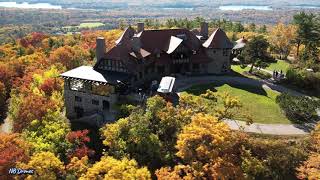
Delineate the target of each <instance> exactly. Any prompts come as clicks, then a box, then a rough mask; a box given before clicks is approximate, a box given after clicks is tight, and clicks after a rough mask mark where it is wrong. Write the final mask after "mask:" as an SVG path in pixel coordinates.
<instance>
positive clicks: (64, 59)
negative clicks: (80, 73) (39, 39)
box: [49, 46, 90, 69]
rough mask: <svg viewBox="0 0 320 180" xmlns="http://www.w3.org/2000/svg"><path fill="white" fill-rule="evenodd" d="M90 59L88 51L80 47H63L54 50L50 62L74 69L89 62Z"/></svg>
mask: <svg viewBox="0 0 320 180" xmlns="http://www.w3.org/2000/svg"><path fill="white" fill-rule="evenodd" d="M89 58H90V54H89V52H88V51H86V50H84V49H82V48H81V47H79V46H74V47H71V46H63V47H60V48H58V49H56V50H54V51H53V52H52V53H51V54H50V57H49V59H50V61H51V62H52V63H61V64H63V65H64V66H65V67H66V68H67V69H73V68H76V67H78V66H80V65H82V64H83V63H84V62H86V61H88V60H89Z"/></svg>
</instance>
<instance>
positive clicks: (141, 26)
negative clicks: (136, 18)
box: [137, 22, 144, 33]
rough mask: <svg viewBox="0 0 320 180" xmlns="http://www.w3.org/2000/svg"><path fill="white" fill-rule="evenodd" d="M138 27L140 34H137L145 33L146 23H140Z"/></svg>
mask: <svg viewBox="0 0 320 180" xmlns="http://www.w3.org/2000/svg"><path fill="white" fill-rule="evenodd" d="M137 26H138V32H137V33H140V32H142V31H144V23H143V22H139V23H138V24H137Z"/></svg>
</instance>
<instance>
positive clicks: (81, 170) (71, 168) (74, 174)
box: [66, 156, 89, 179]
mask: <svg viewBox="0 0 320 180" xmlns="http://www.w3.org/2000/svg"><path fill="white" fill-rule="evenodd" d="M88 161H89V159H88V156H85V157H82V158H81V159H79V158H78V157H73V158H72V159H71V161H70V163H69V164H68V165H67V166H66V171H67V174H68V175H67V177H68V178H70V179H78V178H80V177H81V176H82V175H84V174H85V173H86V172H87V170H88V168H89V162H88Z"/></svg>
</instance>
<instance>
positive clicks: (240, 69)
mask: <svg viewBox="0 0 320 180" xmlns="http://www.w3.org/2000/svg"><path fill="white" fill-rule="evenodd" d="M231 69H232V70H233V71H235V72H237V73H240V74H242V73H243V72H245V71H249V70H250V68H249V67H248V66H246V67H245V68H242V67H241V66H240V65H231Z"/></svg>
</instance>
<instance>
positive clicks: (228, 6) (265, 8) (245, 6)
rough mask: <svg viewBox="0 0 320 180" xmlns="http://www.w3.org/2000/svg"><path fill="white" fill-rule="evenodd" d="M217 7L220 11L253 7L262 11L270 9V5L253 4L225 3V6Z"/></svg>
mask: <svg viewBox="0 0 320 180" xmlns="http://www.w3.org/2000/svg"><path fill="white" fill-rule="evenodd" d="M219 9H220V10H222V11H241V10H244V9H254V10H262V11H271V10H272V8H271V7H270V6H254V5H225V6H219Z"/></svg>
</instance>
